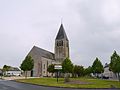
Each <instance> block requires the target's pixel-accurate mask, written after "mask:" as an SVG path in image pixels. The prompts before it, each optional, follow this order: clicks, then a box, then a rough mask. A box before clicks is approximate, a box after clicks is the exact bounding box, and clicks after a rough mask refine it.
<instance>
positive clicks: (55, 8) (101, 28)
mask: <svg viewBox="0 0 120 90" xmlns="http://www.w3.org/2000/svg"><path fill="white" fill-rule="evenodd" d="M61 18H62V23H63V25H64V28H65V31H66V33H67V36H68V38H69V41H70V54H71V55H70V57H71V60H72V62H73V63H74V64H79V65H83V66H85V67H87V66H89V65H92V63H93V61H94V60H95V58H96V57H98V58H99V59H100V60H101V61H102V63H103V64H105V63H106V62H107V63H109V61H110V56H111V54H112V53H113V51H114V50H116V51H117V52H118V53H119V54H120V0H0V67H2V66H3V65H4V64H7V65H11V66H20V64H21V62H22V60H23V59H24V58H25V56H26V55H27V54H28V52H29V51H30V50H31V48H32V47H33V46H34V45H36V46H38V47H40V48H43V49H46V50H49V51H51V52H54V43H55V37H56V34H57V32H58V29H59V27H60V24H61Z"/></svg>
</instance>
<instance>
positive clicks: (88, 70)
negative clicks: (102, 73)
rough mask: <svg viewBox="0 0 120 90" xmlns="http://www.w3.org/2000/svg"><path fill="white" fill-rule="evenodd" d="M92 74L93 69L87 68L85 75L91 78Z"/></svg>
mask: <svg viewBox="0 0 120 90" xmlns="http://www.w3.org/2000/svg"><path fill="white" fill-rule="evenodd" d="M91 73H92V67H91V66H89V67H88V68H86V69H85V70H84V74H85V75H88V76H90V74H91Z"/></svg>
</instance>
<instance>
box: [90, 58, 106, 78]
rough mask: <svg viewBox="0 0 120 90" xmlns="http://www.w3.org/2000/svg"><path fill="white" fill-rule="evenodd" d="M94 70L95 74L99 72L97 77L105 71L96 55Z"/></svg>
mask: <svg viewBox="0 0 120 90" xmlns="http://www.w3.org/2000/svg"><path fill="white" fill-rule="evenodd" d="M92 72H93V74H94V75H95V76H96V74H97V77H98V74H101V73H103V72H104V68H103V65H102V63H101V62H100V60H99V59H98V58H97V57H96V59H95V61H94V62H93V65H92Z"/></svg>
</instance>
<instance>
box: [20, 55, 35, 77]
mask: <svg viewBox="0 0 120 90" xmlns="http://www.w3.org/2000/svg"><path fill="white" fill-rule="evenodd" d="M33 67H34V61H33V59H32V57H31V56H26V58H25V60H23V62H22V64H21V66H20V68H21V70H23V71H24V72H25V77H26V78H27V72H28V71H31V70H32V69H33Z"/></svg>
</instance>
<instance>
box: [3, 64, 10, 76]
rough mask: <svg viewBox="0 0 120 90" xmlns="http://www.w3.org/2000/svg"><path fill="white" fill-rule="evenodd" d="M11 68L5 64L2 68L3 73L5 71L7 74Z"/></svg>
mask: <svg viewBox="0 0 120 90" xmlns="http://www.w3.org/2000/svg"><path fill="white" fill-rule="evenodd" d="M9 69H10V66H8V65H4V66H3V69H2V73H4V74H3V75H6V72H7V71H8V70H9Z"/></svg>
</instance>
